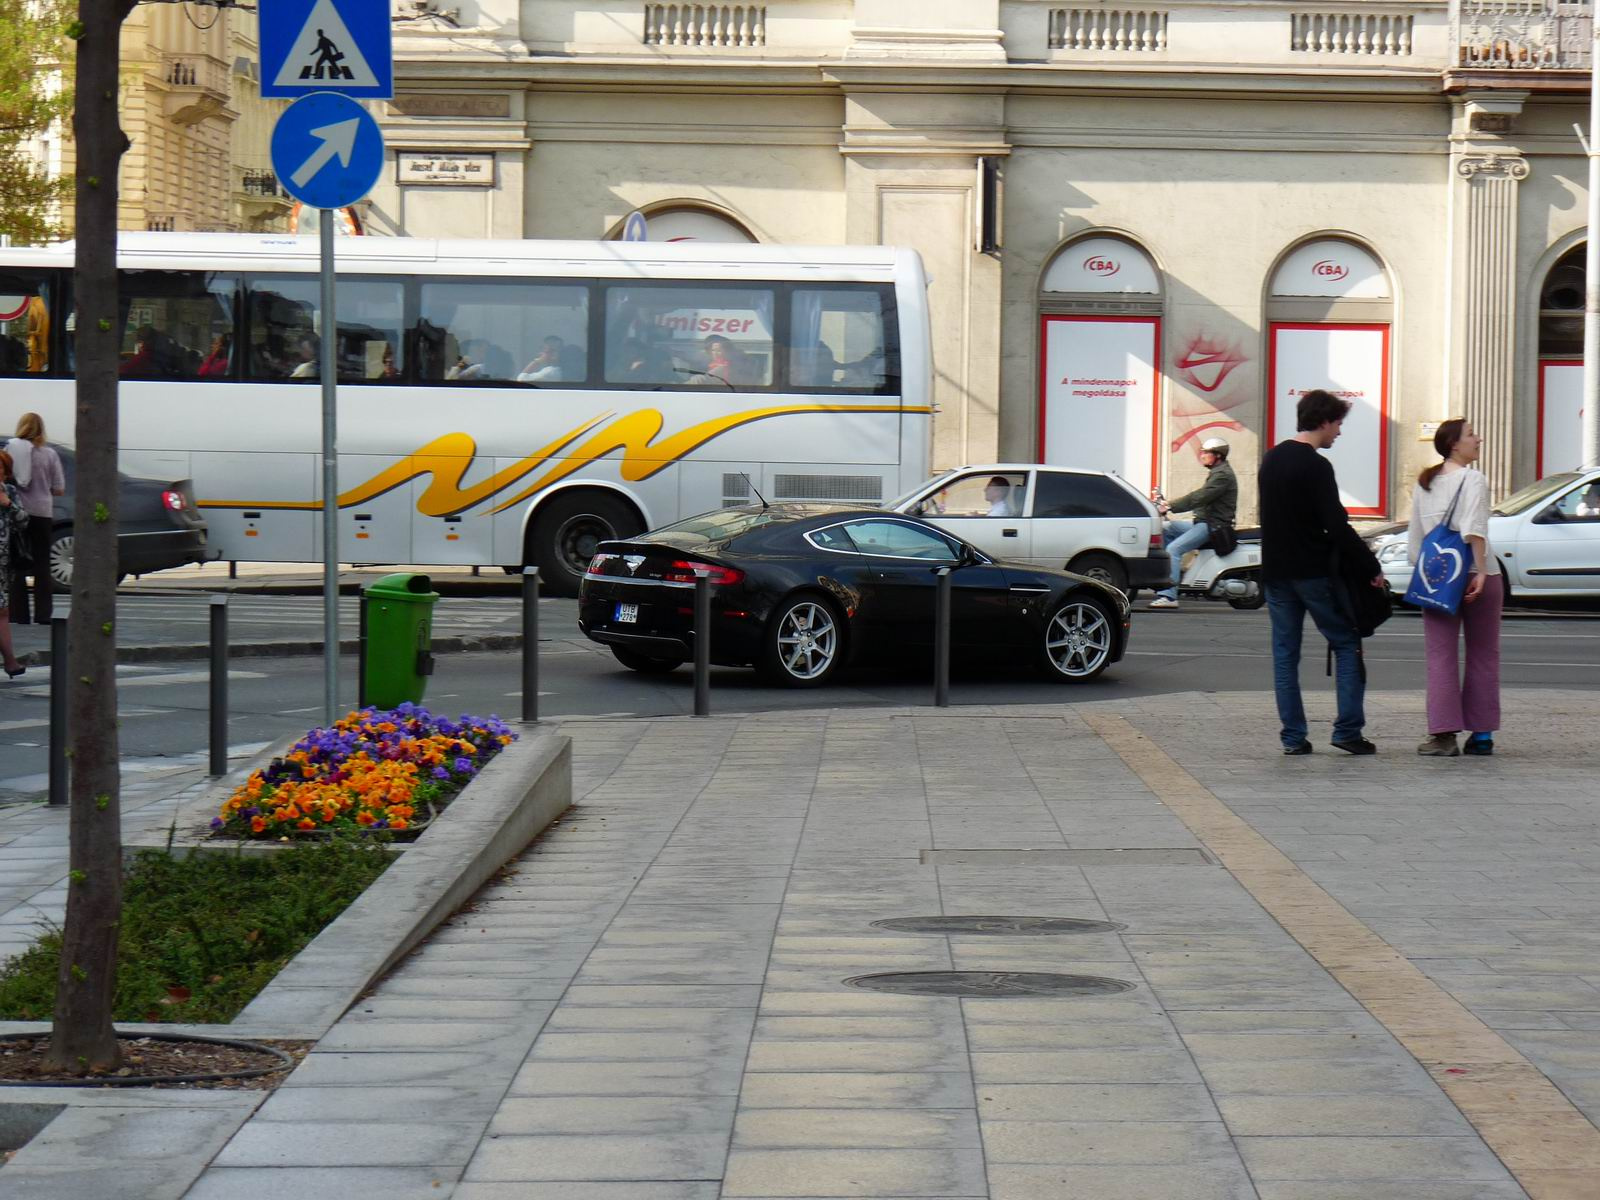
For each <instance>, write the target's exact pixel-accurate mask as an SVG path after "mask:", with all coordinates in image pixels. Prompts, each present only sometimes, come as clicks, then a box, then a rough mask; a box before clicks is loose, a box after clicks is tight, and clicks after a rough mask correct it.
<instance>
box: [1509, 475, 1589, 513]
mask: <svg viewBox="0 0 1600 1200" xmlns="http://www.w3.org/2000/svg"><path fill="white" fill-rule="evenodd" d="M1578 479H1579V475H1578V473H1577V472H1576V471H1564V472H1562V473H1561V474H1560V475H1546V476H1545V477H1544V478H1543V479H1541V480H1539V481H1538V482H1537V483H1530V484H1529V485H1528V486H1527V487H1525V488H1523V489H1522V490H1521V491H1520V492H1516V493H1513V494H1512V495H1510V496H1507V497H1506V498H1505V499H1504V500H1502V501H1501V502H1500V503H1499V504H1497V505H1495V510H1494V515H1495V516H1497V517H1514V516H1516V515H1517V514H1518V513H1521V512H1527V511H1528V509H1530V508H1532V507H1533V506H1534V505H1536V504H1539V503H1541V502H1543V501H1545V500H1548V499H1549V498H1550V497H1551V496H1553V495H1555V494H1556V493H1557V492H1559V491H1561V490H1562V489H1563V488H1566V487H1568V486H1570V485H1571V484H1574V483H1576V482H1577V481H1578Z"/></svg>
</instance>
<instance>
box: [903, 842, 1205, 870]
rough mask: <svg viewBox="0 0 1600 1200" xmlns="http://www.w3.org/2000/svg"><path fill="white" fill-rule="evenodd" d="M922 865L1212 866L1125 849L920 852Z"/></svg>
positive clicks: (1192, 858) (1197, 858)
mask: <svg viewBox="0 0 1600 1200" xmlns="http://www.w3.org/2000/svg"><path fill="white" fill-rule="evenodd" d="M921 861H922V862H923V863H932V864H933V865H934V866H940V867H951V866H956V867H1213V866H1216V860H1215V859H1213V858H1211V857H1210V856H1209V855H1207V854H1206V852H1205V851H1204V850H1191V849H1187V848H1184V847H1155V848H1149V849H1133V848H1130V849H1127V850H1102V849H1092V850H924V851H922V852H921Z"/></svg>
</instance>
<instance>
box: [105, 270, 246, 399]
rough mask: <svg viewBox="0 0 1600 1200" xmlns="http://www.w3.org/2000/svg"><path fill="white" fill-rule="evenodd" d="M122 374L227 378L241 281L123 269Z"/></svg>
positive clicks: (199, 274) (120, 293) (211, 275)
mask: <svg viewBox="0 0 1600 1200" xmlns="http://www.w3.org/2000/svg"><path fill="white" fill-rule="evenodd" d="M117 291H118V300H119V304H120V307H121V310H122V347H121V362H120V363H119V365H118V367H117V372H118V374H120V375H121V376H122V377H123V378H124V379H211V380H222V379H229V378H231V377H232V375H233V362H234V355H233V328H234V308H235V306H236V303H237V296H238V280H237V279H236V277H234V276H233V275H219V274H214V273H211V272H206V271H123V272H122V273H121V276H120V279H119V283H118V289H117Z"/></svg>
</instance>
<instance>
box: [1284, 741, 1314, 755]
mask: <svg viewBox="0 0 1600 1200" xmlns="http://www.w3.org/2000/svg"><path fill="white" fill-rule="evenodd" d="M1283 752H1284V754H1286V755H1288V756H1289V757H1291V758H1293V757H1294V756H1296V755H1300V754H1310V753H1311V743H1310V742H1301V743H1300V744H1299V745H1298V746H1285V747H1284V748H1283Z"/></svg>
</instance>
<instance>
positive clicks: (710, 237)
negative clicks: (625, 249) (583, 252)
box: [605, 204, 756, 242]
mask: <svg viewBox="0 0 1600 1200" xmlns="http://www.w3.org/2000/svg"><path fill="white" fill-rule="evenodd" d="M640 211H641V212H642V213H643V214H644V218H645V228H646V229H647V231H648V233H647V235H646V236H647V240H649V241H652V242H754V241H756V236H755V235H754V234H753V233H751V232H750V231H749V230H748V229H746V228H745V227H744V226H743V225H742V224H740V223H739V222H738V221H737V220H735V219H734V218H733V217H731V216H729V215H728V214H726V213H720V212H717V211H715V210H713V209H709V208H703V207H700V206H698V205H692V204H663V205H650V206H647V207H645V208H643V209H641V210H640ZM622 229H623V222H621V221H618V222H617V224H616V225H615V226H613V227H612V228H611V230H610V231H609V232H607V234H606V237H605V240H606V241H611V242H614V241H618V240H620V239H621V237H622Z"/></svg>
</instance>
